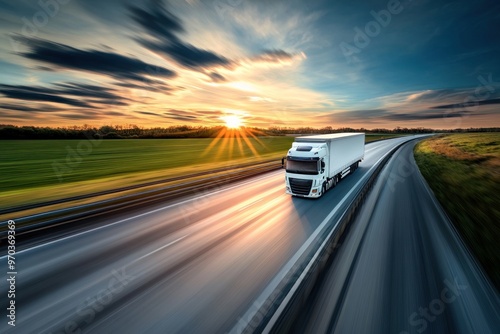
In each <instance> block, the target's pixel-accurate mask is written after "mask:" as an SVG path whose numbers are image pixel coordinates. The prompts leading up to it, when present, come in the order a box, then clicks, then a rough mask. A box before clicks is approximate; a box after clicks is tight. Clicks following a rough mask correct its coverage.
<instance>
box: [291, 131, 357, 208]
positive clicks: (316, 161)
mask: <svg viewBox="0 0 500 334" xmlns="http://www.w3.org/2000/svg"><path fill="white" fill-rule="evenodd" d="M364 156H365V134H364V133H334V134H326V135H315V136H304V137H297V138H295V140H294V142H293V144H292V147H291V148H290V149H289V150H288V153H287V156H286V169H285V182H286V193H287V194H290V195H293V196H299V197H310V198H318V197H321V196H322V195H323V194H324V193H325V192H327V191H328V190H329V189H331V188H333V187H335V186H336V185H337V183H338V182H339V181H340V180H341V179H343V178H344V177H345V176H347V175H348V174H350V173H353V172H354V171H355V170H356V168H358V164H359V163H360V162H361V161H362V160H363V158H364Z"/></svg>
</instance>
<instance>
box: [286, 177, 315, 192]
mask: <svg viewBox="0 0 500 334" xmlns="http://www.w3.org/2000/svg"><path fill="white" fill-rule="evenodd" d="M289 181H290V187H291V188H292V193H294V194H297V195H309V192H310V191H311V186H312V180H302V179H293V178H289Z"/></svg>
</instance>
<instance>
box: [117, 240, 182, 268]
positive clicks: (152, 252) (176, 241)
mask: <svg viewBox="0 0 500 334" xmlns="http://www.w3.org/2000/svg"><path fill="white" fill-rule="evenodd" d="M188 236H189V234H186V235H185V236H183V237H180V238H177V239H175V240H174V241H171V242H169V243H168V244H166V245H163V246H161V247H159V248H157V249H155V250H154V251H151V252H149V253H147V254H145V255H143V256H141V257H139V258H138V259H135V260H134V261H132V262H130V263H129V264H127V265H126V266H125V267H128V266H130V265H131V264H134V263H136V262H138V261H140V260H142V259H144V258H146V257H148V256H150V255H153V254H154V253H156V252H159V251H161V250H162V249H165V248H167V247H170V246H172V245H174V244H176V243H178V242H179V241H181V240H182V239H184V238H186V237H188Z"/></svg>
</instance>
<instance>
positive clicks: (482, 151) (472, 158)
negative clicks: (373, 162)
mask: <svg viewBox="0 0 500 334" xmlns="http://www.w3.org/2000/svg"><path fill="white" fill-rule="evenodd" d="M415 159H416V161H417V163H418V166H419V168H420V170H421V172H422V174H423V175H424V177H425V179H426V180H427V182H428V183H429V185H430V187H431V188H432V190H433V191H434V193H435V195H436V197H437V198H438V200H439V201H440V203H441V204H442V205H443V207H444V208H445V210H446V211H447V213H448V215H449V216H450V218H451V219H452V221H453V223H454V224H455V226H456V228H457V230H458V231H459V233H460V234H461V235H462V236H463V238H464V240H465V241H466V243H467V244H468V246H469V247H470V248H471V249H472V251H473V253H474V254H475V256H476V257H477V259H478V260H479V262H480V263H481V265H482V266H483V267H484V269H485V271H486V272H487V273H488V275H489V276H490V278H491V279H492V281H493V283H494V284H495V285H496V287H497V288H500V266H498V264H499V263H500V252H499V251H498V240H500V207H499V204H500V193H499V189H500V133H482V134H454V135H447V136H440V137H437V138H436V137H435V138H432V139H428V140H425V141H423V142H421V143H420V144H419V145H417V147H416V148H415Z"/></svg>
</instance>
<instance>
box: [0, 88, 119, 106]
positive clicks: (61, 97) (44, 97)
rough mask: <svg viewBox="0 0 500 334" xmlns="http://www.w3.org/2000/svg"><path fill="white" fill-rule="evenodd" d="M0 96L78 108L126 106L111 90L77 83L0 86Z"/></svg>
mask: <svg viewBox="0 0 500 334" xmlns="http://www.w3.org/2000/svg"><path fill="white" fill-rule="evenodd" d="M0 94H3V95H4V96H5V97H7V98H11V99H17V100H25V101H40V102H53V103H59V104H65V105H69V106H72V107H80V108H96V106H95V105H94V104H104V105H114V106H116V105H118V106H126V105H128V103H127V102H126V101H127V99H126V98H123V97H121V96H120V95H117V94H116V91H115V90H114V89H112V88H108V87H101V86H95V85H88V84H79V83H60V84H55V85H54V88H47V87H42V86H22V85H4V84H0ZM68 96H72V97H68ZM74 97H77V98H74ZM82 98H83V99H82ZM85 98H86V99H85ZM49 110H50V109H49ZM24 111H29V110H28V109H25V110H24ZM39 111H40V110H39Z"/></svg>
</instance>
